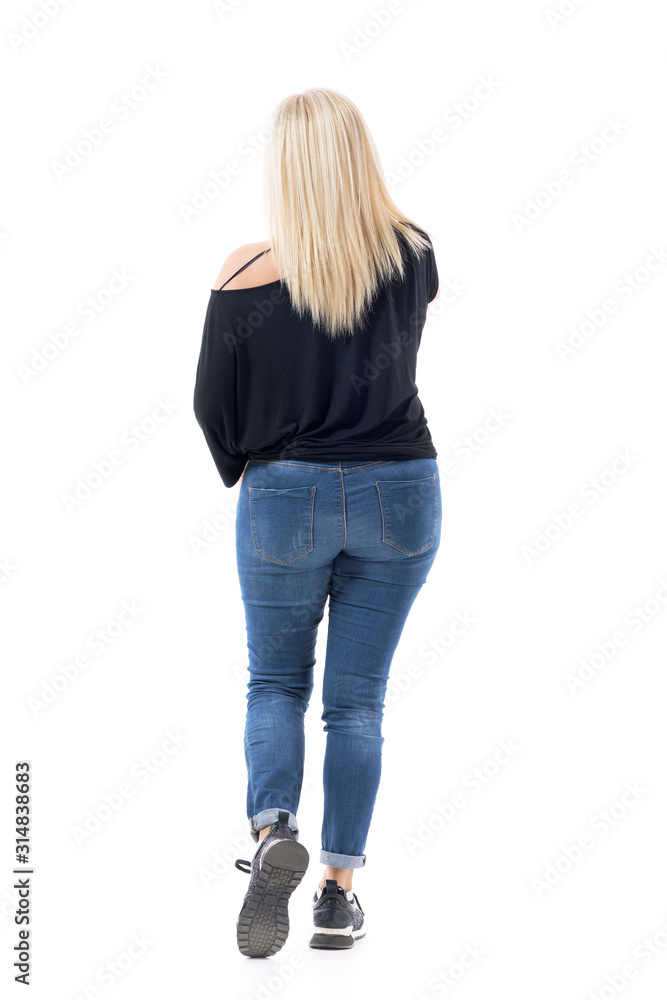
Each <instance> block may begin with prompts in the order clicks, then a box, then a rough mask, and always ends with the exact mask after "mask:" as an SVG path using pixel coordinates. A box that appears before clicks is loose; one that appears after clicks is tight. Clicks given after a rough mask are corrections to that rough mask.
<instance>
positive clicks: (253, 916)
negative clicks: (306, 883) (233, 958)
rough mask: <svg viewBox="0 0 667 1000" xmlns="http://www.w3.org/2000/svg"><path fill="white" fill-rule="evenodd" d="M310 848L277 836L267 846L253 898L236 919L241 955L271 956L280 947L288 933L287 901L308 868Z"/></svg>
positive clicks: (251, 956)
mask: <svg viewBox="0 0 667 1000" xmlns="http://www.w3.org/2000/svg"><path fill="white" fill-rule="evenodd" d="M308 861H309V856H308V851H307V850H306V848H305V847H304V846H303V844H300V843H299V842H298V841H297V840H277V841H276V842H275V843H274V844H271V845H270V846H269V847H267V849H266V852H265V854H264V857H263V858H262V862H261V867H260V870H259V875H258V877H257V883H256V885H255V888H254V891H253V893H252V895H251V896H250V899H248V900H247V902H246V903H245V904H244V906H243V909H242V910H241V913H240V914H239V918H238V920H237V922H236V941H237V943H238V946H239V950H240V952H241V954H242V955H246V956H247V957H248V958H268V957H269V956H271V955H275V954H276V952H277V951H280V949H281V948H282V946H283V945H284V944H285V941H286V940H287V935H288V934H289V916H288V913H287V904H288V902H289V898H290V896H291V895H292V893H293V892H294V890H295V889H296V887H297V886H298V884H299V882H300V881H301V879H302V878H303V876H304V875H305V874H306V871H307V869H308Z"/></svg>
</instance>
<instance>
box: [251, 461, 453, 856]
mask: <svg viewBox="0 0 667 1000" xmlns="http://www.w3.org/2000/svg"><path fill="white" fill-rule="evenodd" d="M441 511H442V498H441V493H440V476H439V470H438V464H437V461H436V459H434V458H418V459H407V460H403V461H395V460H392V461H377V462H334V461H330V462H307V461H294V460H290V461H284V462H283V461H250V462H249V463H248V465H247V466H246V469H245V472H244V474H243V478H242V480H241V488H240V492H239V498H238V503H237V508H236V555H237V564H238V573H239V582H240V585H241V596H242V599H243V605H244V610H245V621H246V632H247V640H248V657H249V672H250V680H249V683H248V692H247V695H246V699H247V714H246V725H245V736H244V748H245V759H246V765H247V769H248V795H247V816H248V819H249V820H250V832H251V836H252V837H253V839H254V840H255V842H258V840H259V830H261V829H262V828H263V827H265V826H269V825H271V824H272V823H275V822H276V820H277V819H278V810H279V809H284V810H287V811H288V812H289V824H290V827H291V828H292V830H293V831H294V832H295V834H297V836H298V832H299V827H298V823H297V819H296V813H297V809H298V806H299V798H300V795H301V785H302V781H303V768H304V756H305V736H304V716H305V712H306V709H307V707H308V702H309V700H310V695H311V693H312V690H313V667H314V664H315V642H316V639H317V629H318V625H319V623H320V622H321V620H322V617H323V615H324V608H325V605H326V602H327V599H328V600H329V628H328V635H327V646H326V661H325V665H324V678H323V684H322V704H323V709H324V710H323V713H322V719H323V721H324V723H325V725H324V731H325V732H326V734H327V737H326V749H325V758H324V774H323V783H324V817H323V823H322V850H321V853H320V861H321V862H322V864H325V865H330V866H331V867H334V868H361V867H362V866H363V865H364V864H365V863H366V855H365V854H364V853H363V851H364V847H365V845H366V838H367V835H368V830H369V827H370V822H371V816H372V814H373V808H374V806H375V798H376V795H377V790H378V787H379V783H380V770H381V756H382V744H383V742H384V737H383V736H382V733H381V727H382V714H383V709H384V695H385V691H386V687H387V680H388V675H389V668H390V666H391V661H392V658H393V655H394V651H395V649H396V646H397V645H398V641H399V639H400V637H401V633H402V631H403V627H404V625H405V622H406V619H407V616H408V613H409V611H410V608H411V607H412V604H413V602H414V600H415V598H416V596H417V594H418V593H419V591H420V589H421V587H422V585H423V584H424V583H425V582H426V578H427V576H428V573H429V570H430V568H431V565H432V563H433V560H434V559H435V555H436V552H437V550H438V547H439V545H440V531H441V521H442V519H441Z"/></svg>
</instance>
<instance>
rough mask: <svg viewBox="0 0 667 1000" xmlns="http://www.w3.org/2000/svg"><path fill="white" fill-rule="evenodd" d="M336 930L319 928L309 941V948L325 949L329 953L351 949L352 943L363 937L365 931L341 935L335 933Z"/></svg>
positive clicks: (348, 932)
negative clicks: (329, 951)
mask: <svg viewBox="0 0 667 1000" xmlns="http://www.w3.org/2000/svg"><path fill="white" fill-rule="evenodd" d="M336 930H337V928H336V929H334V928H331V929H329V928H328V927H327V928H320V930H318V931H316V932H315V933H314V934H313V936H312V938H311V939H310V942H309V944H310V947H311V948H327V949H330V950H331V951H341V950H343V949H345V948H353V947H354V942H355V941H357V940H358V939H359V938H362V937H364V935H365V934H366V931H365V930H363V929H359V930H358V931H356V932H355V931H349V930H348V931H347V932H343V933H341V934H337V933H336Z"/></svg>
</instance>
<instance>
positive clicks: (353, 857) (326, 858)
mask: <svg viewBox="0 0 667 1000" xmlns="http://www.w3.org/2000/svg"><path fill="white" fill-rule="evenodd" d="M320 864H323V865H329V867H330V868H363V867H364V865H365V864H366V855H365V854H334V853H333V852H332V851H320Z"/></svg>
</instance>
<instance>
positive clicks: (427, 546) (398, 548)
mask: <svg viewBox="0 0 667 1000" xmlns="http://www.w3.org/2000/svg"><path fill="white" fill-rule="evenodd" d="M427 478H430V479H432V480H433V492H434V496H435V523H434V525H433V534H432V535H431V541H430V542H429V543H428V545H424V546H422V548H421V549H415V551H414V552H408V550H407V549H404V548H402V546H400V545H397V544H396V542H390V541H389V539H388V538H387V537H386V534H387V519H386V511H385V506H384V503H383V502H382V490H381V489H380V482H382V480H379V481H377V480H376V483H375V486H376V488H377V491H378V495H379V497H380V508H381V511H382V541H383V542H384V543H385V545H390V546H391V547H392V548H393V549H397V550H398V551H399V552H403V553H405V555H406V556H416V555H419V553H420V552H425V551H426V549H430V548H431V546H432V545H433V542H434V541H435V535H436V532H437V530H438V490H437V488H436V482H435V475H433V476H430V477H428V476H427V477H425V478H424V479H423V480H421V482H426V479H427ZM392 481H394V482H401V480H400V479H399V480H392Z"/></svg>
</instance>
